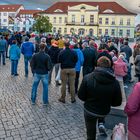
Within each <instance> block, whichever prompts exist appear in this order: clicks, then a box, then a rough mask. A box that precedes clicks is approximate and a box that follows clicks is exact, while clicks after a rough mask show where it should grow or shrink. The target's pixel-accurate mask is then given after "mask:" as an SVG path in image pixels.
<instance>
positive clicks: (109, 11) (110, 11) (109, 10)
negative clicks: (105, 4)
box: [103, 9, 114, 13]
mask: <svg viewBox="0 0 140 140" xmlns="http://www.w3.org/2000/svg"><path fill="white" fill-rule="evenodd" d="M103 13H114V11H112V10H111V9H106V10H105V11H103Z"/></svg>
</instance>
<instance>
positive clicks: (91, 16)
mask: <svg viewBox="0 0 140 140" xmlns="http://www.w3.org/2000/svg"><path fill="white" fill-rule="evenodd" d="M90 23H94V15H90Z"/></svg>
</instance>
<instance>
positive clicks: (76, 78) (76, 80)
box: [75, 71, 80, 94]
mask: <svg viewBox="0 0 140 140" xmlns="http://www.w3.org/2000/svg"><path fill="white" fill-rule="evenodd" d="M79 75H80V71H76V77H75V93H76V94H77V91H78V84H79Z"/></svg>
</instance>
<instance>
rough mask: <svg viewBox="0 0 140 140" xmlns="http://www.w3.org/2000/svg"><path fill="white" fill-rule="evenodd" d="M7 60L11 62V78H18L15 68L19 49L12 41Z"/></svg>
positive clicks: (18, 57) (14, 41) (15, 42)
mask: <svg viewBox="0 0 140 140" xmlns="http://www.w3.org/2000/svg"><path fill="white" fill-rule="evenodd" d="M9 59H10V60H11V76H18V73H17V68H18V61H19V59H20V48H19V47H18V46H17V41H16V40H13V41H12V45H11V47H10V49H9Z"/></svg>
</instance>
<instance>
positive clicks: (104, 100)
mask: <svg viewBox="0 0 140 140" xmlns="http://www.w3.org/2000/svg"><path fill="white" fill-rule="evenodd" d="M78 97H79V98H80V99H81V100H82V101H84V108H85V110H87V111H88V112H91V113H94V114H97V115H107V114H108V113H109V112H110V107H111V106H119V105H121V103H122V95H121V89H120V85H119V83H118V81H117V80H116V79H115V77H114V75H113V74H112V73H111V71H110V69H108V68H101V67H97V68H96V69H95V70H94V72H92V73H90V74H88V75H86V76H85V77H84V78H83V81H82V84H81V86H80V89H79V92H78Z"/></svg>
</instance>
